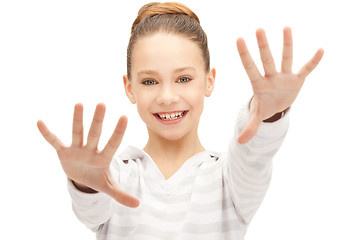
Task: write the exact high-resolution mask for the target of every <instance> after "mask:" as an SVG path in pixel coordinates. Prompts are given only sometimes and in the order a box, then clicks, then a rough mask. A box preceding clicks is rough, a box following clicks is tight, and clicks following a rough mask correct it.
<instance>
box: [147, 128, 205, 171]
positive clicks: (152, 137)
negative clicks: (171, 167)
mask: <svg viewBox="0 0 360 240" xmlns="http://www.w3.org/2000/svg"><path fill="white" fill-rule="evenodd" d="M144 151H145V152H146V153H148V154H149V155H150V156H151V158H152V159H153V160H154V161H155V162H156V163H158V162H159V163H160V162H164V161H166V162H168V163H169V164H171V163H170V162H169V160H170V161H171V162H172V163H174V164H179V163H180V164H182V163H184V162H185V161H186V160H187V159H188V158H190V157H192V156H193V155H195V154H196V153H199V152H202V151H205V149H204V147H203V146H202V145H201V143H200V140H199V137H198V135H197V133H193V134H188V135H185V136H184V137H182V138H181V139H177V140H168V139H164V138H162V137H161V136H159V135H156V134H152V133H151V132H149V140H148V142H147V144H146V146H145V147H144Z"/></svg>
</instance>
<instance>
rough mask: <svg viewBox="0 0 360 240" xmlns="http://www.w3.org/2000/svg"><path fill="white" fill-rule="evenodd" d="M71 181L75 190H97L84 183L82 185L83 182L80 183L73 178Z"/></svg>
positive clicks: (89, 191)
mask: <svg viewBox="0 0 360 240" xmlns="http://www.w3.org/2000/svg"><path fill="white" fill-rule="evenodd" d="M71 182H72V183H73V184H74V186H75V187H76V189H77V190H79V191H81V192H84V193H97V192H98V191H96V190H94V189H92V188H89V187H88V186H86V185H83V184H80V183H77V182H75V181H73V180H71Z"/></svg>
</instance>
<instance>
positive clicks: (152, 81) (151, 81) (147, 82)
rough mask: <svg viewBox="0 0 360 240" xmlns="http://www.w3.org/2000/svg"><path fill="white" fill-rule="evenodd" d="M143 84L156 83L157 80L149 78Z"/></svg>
mask: <svg viewBox="0 0 360 240" xmlns="http://www.w3.org/2000/svg"><path fill="white" fill-rule="evenodd" d="M142 84H144V85H155V84H156V82H155V80H151V79H148V80H145V81H143V82H142Z"/></svg>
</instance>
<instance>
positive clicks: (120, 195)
mask: <svg viewBox="0 0 360 240" xmlns="http://www.w3.org/2000/svg"><path fill="white" fill-rule="evenodd" d="M105 177H106V178H107V183H108V184H107V187H106V189H105V190H104V192H105V193H106V194H108V195H109V196H110V197H112V198H113V199H115V200H116V201H117V202H119V203H120V204H122V205H125V206H127V207H131V208H136V207H138V206H139V205H140V201H139V200H138V199H137V198H135V197H133V196H131V195H130V194H128V193H127V192H125V191H123V190H121V189H120V188H119V185H118V184H117V183H116V182H115V180H114V179H113V177H112V176H111V175H107V174H105Z"/></svg>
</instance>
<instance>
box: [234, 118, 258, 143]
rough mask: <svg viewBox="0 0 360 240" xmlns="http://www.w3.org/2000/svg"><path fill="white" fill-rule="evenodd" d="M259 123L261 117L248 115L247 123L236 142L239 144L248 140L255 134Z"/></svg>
mask: <svg viewBox="0 0 360 240" xmlns="http://www.w3.org/2000/svg"><path fill="white" fill-rule="evenodd" d="M260 124H261V119H259V118H257V117H250V119H249V122H248V124H247V125H246V127H245V128H244V130H243V131H242V133H241V134H240V136H239V137H238V142H239V143H240V144H245V143H247V142H249V141H250V140H251V139H252V138H253V137H254V136H255V134H256V132H257V130H258V128H259V126H260Z"/></svg>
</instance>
